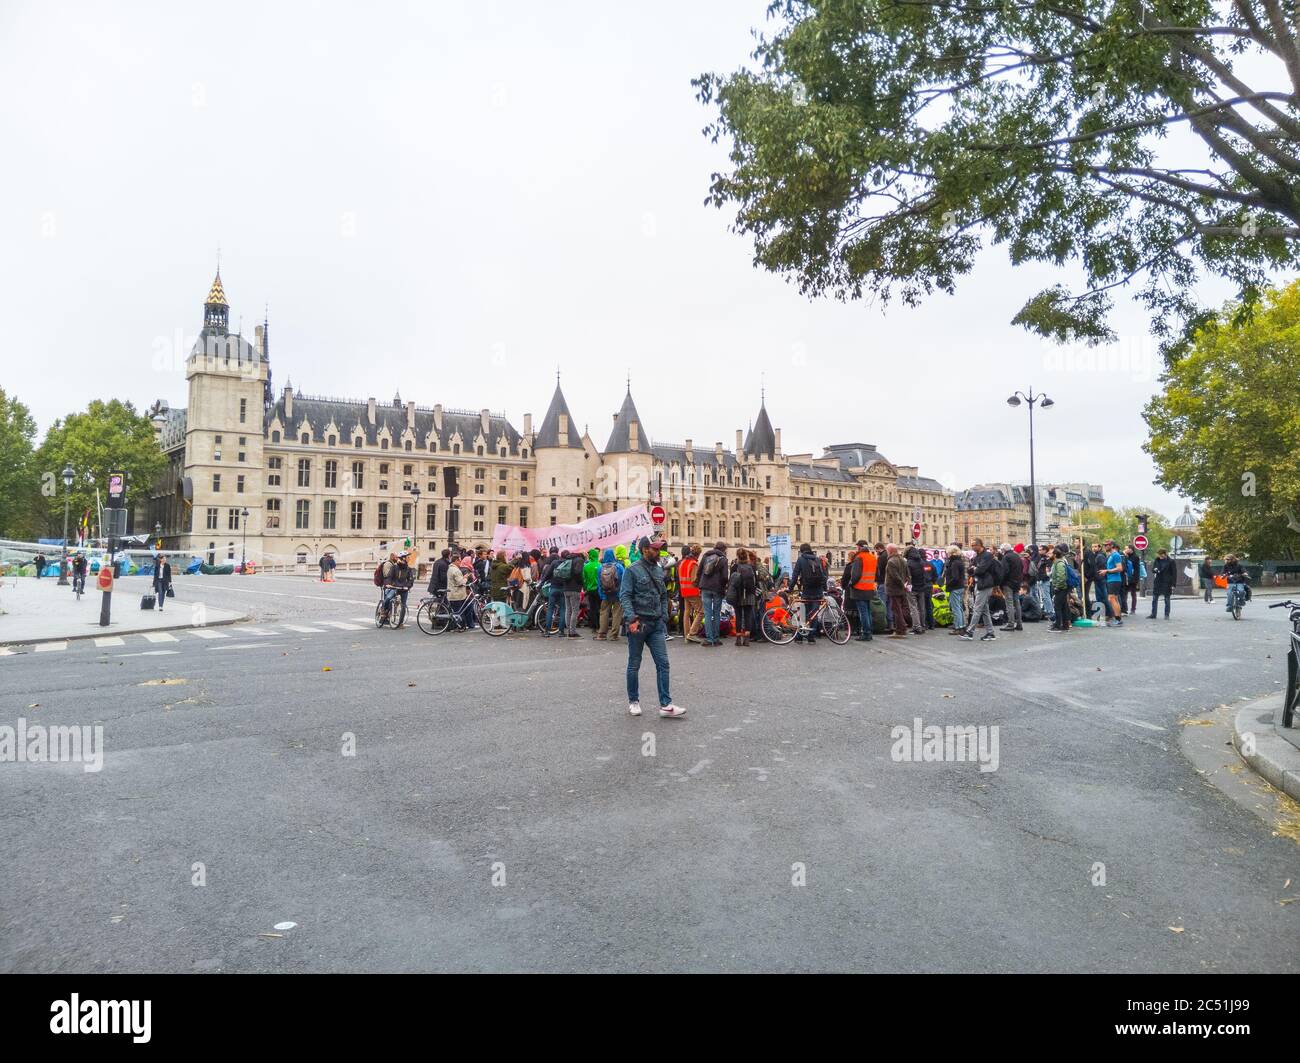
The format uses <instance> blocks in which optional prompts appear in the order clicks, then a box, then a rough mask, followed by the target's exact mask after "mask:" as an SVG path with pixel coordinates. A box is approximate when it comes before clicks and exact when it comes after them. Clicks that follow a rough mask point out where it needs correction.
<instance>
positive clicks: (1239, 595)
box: [1228, 577, 1250, 620]
mask: <svg viewBox="0 0 1300 1063" xmlns="http://www.w3.org/2000/svg"><path fill="white" fill-rule="evenodd" d="M1249 600H1250V591H1249V589H1248V588H1247V586H1246V581H1245V579H1244V577H1243V579H1242V580H1241V581H1240V582H1238V583H1229V584H1228V611H1229V612H1230V613H1232V619H1233V620H1240V619H1241V607H1242V606H1243V605H1245V604H1246V602H1248V601H1249Z"/></svg>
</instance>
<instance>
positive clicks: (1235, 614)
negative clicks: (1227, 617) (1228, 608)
mask: <svg viewBox="0 0 1300 1063" xmlns="http://www.w3.org/2000/svg"><path fill="white" fill-rule="evenodd" d="M1232 619H1233V620H1240V619H1241V606H1240V605H1237V604H1235V603H1234V604H1233V606H1232Z"/></svg>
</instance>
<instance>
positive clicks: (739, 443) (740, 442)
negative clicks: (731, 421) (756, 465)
mask: <svg viewBox="0 0 1300 1063" xmlns="http://www.w3.org/2000/svg"><path fill="white" fill-rule="evenodd" d="M744 454H745V442H744V437H743V435H742V434H741V431H740V429H739V428H737V429H736V460H737V461H739V460H740V459H741V458H742V457H744Z"/></svg>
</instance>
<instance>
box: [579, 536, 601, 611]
mask: <svg viewBox="0 0 1300 1063" xmlns="http://www.w3.org/2000/svg"><path fill="white" fill-rule="evenodd" d="M599 588H600V551H599V550H598V549H596V547H594V546H593V547H592V548H591V549H590V550H588V551H587V561H586V564H584V565H583V566H582V590H583V592H584V593H585V594H586V596H587V626H588V627H590V628H591V630H592V631H599V630H600V589H599Z"/></svg>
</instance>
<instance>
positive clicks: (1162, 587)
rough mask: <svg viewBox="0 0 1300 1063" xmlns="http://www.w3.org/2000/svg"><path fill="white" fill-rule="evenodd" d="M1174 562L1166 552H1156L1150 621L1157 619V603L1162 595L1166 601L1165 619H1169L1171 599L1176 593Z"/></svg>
mask: <svg viewBox="0 0 1300 1063" xmlns="http://www.w3.org/2000/svg"><path fill="white" fill-rule="evenodd" d="M1175 575H1176V574H1175V571H1174V562H1173V559H1172V558H1171V557H1170V556H1169V553H1168V551H1166V550H1157V551H1156V565H1155V572H1154V573H1153V575H1152V579H1151V616H1150V619H1152V620H1154V619H1155V618H1156V603H1157V602H1158V601H1159V600H1160V597H1161V595H1163V596H1164V599H1165V619H1166V620H1168V619H1169V598H1170V595H1172V594H1173V593H1174V579H1175Z"/></svg>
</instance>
